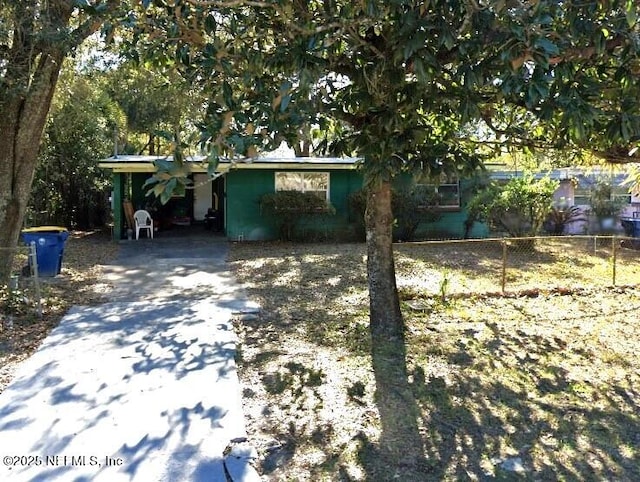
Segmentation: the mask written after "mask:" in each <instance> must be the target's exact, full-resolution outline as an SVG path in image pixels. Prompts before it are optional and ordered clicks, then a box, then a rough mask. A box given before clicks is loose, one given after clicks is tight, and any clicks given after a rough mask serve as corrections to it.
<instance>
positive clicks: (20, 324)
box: [0, 231, 118, 392]
mask: <svg viewBox="0 0 640 482" xmlns="http://www.w3.org/2000/svg"><path fill="white" fill-rule="evenodd" d="M117 252H118V245H117V244H116V243H114V242H113V241H111V239H110V236H109V234H108V233H102V232H98V231H95V232H94V231H92V232H80V231H76V232H72V233H71V235H70V237H69V239H68V240H67V242H66V243H65V248H64V255H63V256H64V257H63V262H62V272H61V274H60V275H58V276H56V277H55V278H40V280H41V290H42V317H38V316H37V313H36V310H37V305H36V303H35V289H34V285H33V280H32V279H29V278H24V279H21V280H20V285H21V287H20V288H21V293H23V294H21V296H24V298H25V299H24V301H25V302H26V306H23V308H22V309H21V312H20V313H19V314H0V318H2V320H1V321H2V322H1V323H0V392H2V391H3V390H4V388H5V387H6V386H7V384H8V383H9V382H10V381H11V379H12V378H13V376H14V375H15V372H16V370H17V368H18V366H19V364H20V363H21V362H22V361H24V360H26V359H27V358H28V357H29V356H30V355H31V354H32V353H33V352H34V351H35V350H37V348H38V347H39V346H40V344H41V343H42V340H44V338H46V336H47V335H48V334H49V332H50V331H51V330H52V329H53V328H55V327H56V326H57V325H58V323H59V322H60V320H61V319H62V317H63V316H64V314H65V313H66V312H67V310H68V309H69V308H70V307H71V306H73V305H94V304H98V303H100V302H102V301H104V295H105V293H106V292H107V291H108V289H109V286H108V285H107V284H106V283H104V280H103V279H102V276H101V265H103V264H106V263H108V262H109V261H111V260H113V259H114V258H115V257H116V255H117ZM22 304H23V305H25V303H22Z"/></svg>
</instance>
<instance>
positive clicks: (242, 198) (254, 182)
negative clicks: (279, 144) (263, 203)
mask: <svg viewBox="0 0 640 482" xmlns="http://www.w3.org/2000/svg"><path fill="white" fill-rule="evenodd" d="M277 171H279V170H259V171H258V170H255V171H253V170H244V169H243V170H237V171H231V172H229V173H228V174H226V177H227V185H226V193H227V196H226V201H227V203H226V204H227V212H226V216H227V217H226V234H227V237H228V238H229V239H231V240H236V239H244V240H247V241H258V240H267V239H275V238H277V228H276V226H275V222H274V220H272V219H269V218H267V217H266V216H263V215H262V213H261V211H260V198H261V197H262V196H263V195H264V194H268V193H272V192H274V189H275V172H277ZM316 171H317V172H327V170H323V169H317V170H316ZM305 172H309V171H308V170H307V171H305ZM329 173H330V174H329V199H330V201H331V204H333V206H334V207H335V209H336V214H335V215H334V216H328V215H327V216H322V217H319V218H311V219H310V220H307V221H303V222H301V223H300V226H299V228H300V230H301V233H300V234H301V235H303V236H309V237H314V236H318V237H329V236H334V235H340V234H344V235H345V236H347V235H348V232H349V230H350V223H351V221H352V220H351V219H350V216H349V209H348V198H349V194H350V193H351V192H353V191H356V190H358V189H360V187H361V186H362V176H361V175H360V174H359V173H358V172H355V171H350V170H339V171H329Z"/></svg>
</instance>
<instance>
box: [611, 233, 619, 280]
mask: <svg viewBox="0 0 640 482" xmlns="http://www.w3.org/2000/svg"><path fill="white" fill-rule="evenodd" d="M611 242H612V243H613V246H612V247H611V251H612V253H611V264H612V267H611V274H612V277H613V280H612V282H613V283H612V284H613V286H615V285H616V264H617V258H618V239H617V237H616V236H613V237H612V238H611Z"/></svg>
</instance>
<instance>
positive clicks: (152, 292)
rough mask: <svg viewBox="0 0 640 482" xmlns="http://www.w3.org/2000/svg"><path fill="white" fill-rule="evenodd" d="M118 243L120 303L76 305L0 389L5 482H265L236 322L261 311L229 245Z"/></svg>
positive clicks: (112, 275) (110, 272) (112, 272)
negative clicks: (248, 414)
mask: <svg viewBox="0 0 640 482" xmlns="http://www.w3.org/2000/svg"><path fill="white" fill-rule="evenodd" d="M121 248H122V249H121V254H120V256H119V260H118V262H117V263H115V264H114V265H112V266H109V267H107V268H106V269H105V272H106V277H107V279H108V281H109V282H111V283H114V284H115V288H114V290H113V291H112V292H111V294H110V296H111V301H110V302H108V303H106V304H104V305H101V306H96V307H75V308H73V309H72V310H71V311H70V312H69V313H68V314H67V315H66V316H65V318H64V319H63V320H62V322H61V323H60V325H59V326H58V327H57V328H55V329H54V330H53V331H52V332H51V334H50V336H49V337H48V338H47V339H46V340H45V342H44V343H43V345H42V346H41V348H40V349H39V350H38V351H37V352H36V353H35V354H34V355H33V356H32V357H31V358H30V359H29V360H27V361H26V362H25V363H24V364H23V365H22V366H21V367H20V369H19V371H18V373H17V374H16V378H15V379H14V380H13V382H12V383H11V384H10V385H9V386H8V387H7V388H6V390H5V391H4V392H3V393H2V394H0V457H2V466H0V480H3V481H5V480H7V481H14V480H15V481H65V482H66V481H74V482H85V481H109V482H118V481H141V482H150V481H167V482H169V481H176V482H178V481H198V482H199V481H203V482H204V481H208V482H217V481H221V482H222V481H227V480H230V479H231V480H243V481H254V480H259V477H258V476H257V474H256V473H255V472H254V471H253V470H252V468H251V467H250V465H249V464H248V461H249V460H250V459H251V458H252V457H253V456H254V455H255V454H254V453H252V451H251V449H250V446H248V445H247V444H246V443H244V444H243V443H238V442H241V441H242V440H244V439H245V438H246V431H245V427H244V420H243V414H242V405H241V397H240V385H239V382H238V377H237V374H236V365H235V360H234V356H235V341H236V338H235V335H234V332H233V329H232V326H231V323H230V318H231V316H232V314H233V313H234V312H246V311H248V312H250V311H255V310H256V309H257V307H256V306H255V305H252V304H251V303H250V302H248V301H247V300H246V299H245V297H244V295H243V292H242V290H241V289H240V287H239V286H238V285H237V284H236V283H235V280H234V279H233V276H232V275H231V273H230V272H229V271H228V269H227V266H226V264H225V256H226V253H227V248H228V245H227V243H226V242H223V241H212V240H211V239H210V238H209V239H207V238H201V239H195V240H192V239H186V238H185V239H179V240H162V239H157V240H154V241H146V240H144V241H143V240H140V241H138V242H136V241H130V242H126V243H123V244H122V245H121ZM229 447H231V448H233V450H232V454H231V455H230V456H227V457H226V459H225V449H227V452H228V448H229ZM225 462H226V469H227V470H226V474H225ZM228 476H231V477H230V479H228V478H227V477H228Z"/></svg>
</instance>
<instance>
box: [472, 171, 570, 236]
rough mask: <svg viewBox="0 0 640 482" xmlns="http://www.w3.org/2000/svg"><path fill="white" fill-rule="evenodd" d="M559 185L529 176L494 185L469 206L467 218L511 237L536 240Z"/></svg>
mask: <svg viewBox="0 0 640 482" xmlns="http://www.w3.org/2000/svg"><path fill="white" fill-rule="evenodd" d="M558 185H559V184H558V182H557V181H553V180H551V179H549V178H542V179H539V180H536V179H534V178H533V177H532V176H531V175H525V176H522V177H514V178H512V179H510V180H509V181H508V182H507V183H505V184H500V183H498V182H493V183H492V184H491V185H489V186H488V187H487V188H486V189H484V190H483V191H480V192H479V193H478V194H476V195H475V196H474V197H473V199H471V201H470V202H469V204H468V206H467V209H468V211H469V215H470V216H471V217H473V218H474V219H476V220H478V221H484V222H486V223H487V224H489V226H490V227H491V228H492V229H494V230H497V231H503V232H506V233H508V234H509V235H510V236H513V237H527V236H536V235H537V234H538V233H539V232H540V230H541V229H542V227H543V224H544V222H545V220H546V219H547V216H548V215H549V213H550V212H551V209H552V207H553V193H554V192H555V190H556V189H557V188H558Z"/></svg>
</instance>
